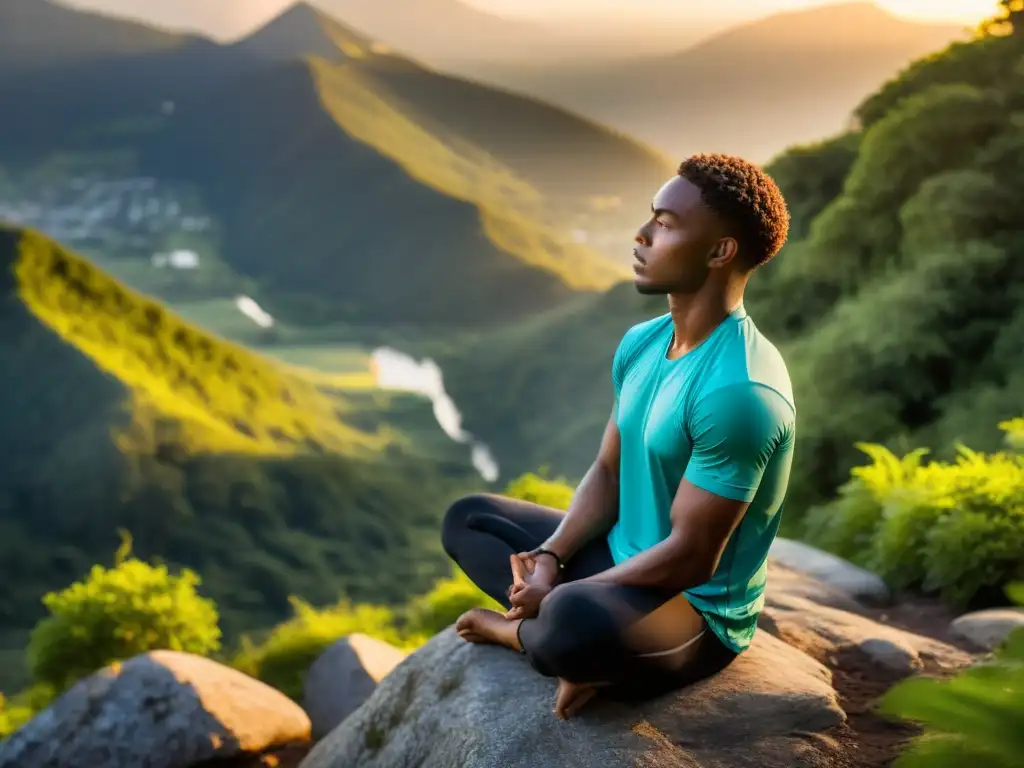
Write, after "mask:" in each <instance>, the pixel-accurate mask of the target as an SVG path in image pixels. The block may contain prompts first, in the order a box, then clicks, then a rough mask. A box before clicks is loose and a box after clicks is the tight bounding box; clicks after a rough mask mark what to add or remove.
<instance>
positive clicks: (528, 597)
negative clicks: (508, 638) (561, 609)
mask: <svg viewBox="0 0 1024 768" xmlns="http://www.w3.org/2000/svg"><path fill="white" fill-rule="evenodd" d="M509 560H510V563H511V565H512V586H511V587H509V590H508V598H509V602H510V603H512V608H511V610H509V611H507V612H506V613H505V618H506V619H509V620H515V619H532V618H534V617H535V616H536V615H537V614H538V613H539V612H540V604H541V603H542V602H543V601H544V598H546V597H547V596H548V595H549V594H551V590H553V589H554V588H555V587H556V586H557V585H558V581H559V572H558V566H557V564H556V563H555V560H554V558H553V557H551V556H550V555H539V556H538V555H535V554H533V553H531V552H520V553H519V554H516V555H512V556H511V557H510V558H509Z"/></svg>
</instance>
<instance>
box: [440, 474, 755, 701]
mask: <svg viewBox="0 0 1024 768" xmlns="http://www.w3.org/2000/svg"><path fill="white" fill-rule="evenodd" d="M563 516H564V513H563V512H560V511H558V510H554V509H550V508H548V507H542V506H539V505H537V504H531V503H529V502H525V501H519V500H517V499H511V498H506V497H503V496H495V495H490V494H480V495H474V496H467V497H465V498H462V499H460V500H458V501H457V502H455V504H453V505H452V506H451V508H450V509H449V510H448V513H447V515H446V516H445V520H444V527H443V529H442V532H441V540H442V542H443V544H444V548H445V551H446V552H447V553H448V556H449V557H451V558H452V560H454V561H455V562H456V563H457V564H458V566H459V567H460V568H461V569H462V570H463V571H464V572H465V573H466V575H467V576H469V578H470V579H471V580H472V581H473V582H474V583H475V584H476V585H477V586H478V587H479V588H480V589H481V590H482V591H484V592H485V593H487V594H488V595H490V596H491V597H492V598H493V599H494V600H496V601H497V602H499V603H501V604H502V605H504V606H505V607H506V608H510V607H511V603H510V602H509V598H508V590H509V587H510V586H511V584H512V571H511V567H510V565H509V558H510V556H511V555H512V554H514V553H516V552H525V551H529V550H531V549H534V548H535V547H538V546H540V545H541V543H542V542H544V541H545V540H546V539H547V538H548V537H549V536H551V534H552V533H554V531H555V529H556V528H557V527H558V524H559V523H560V522H561V520H562V518H563ZM613 565H614V561H613V559H612V555H611V551H610V550H609V548H608V544H607V542H606V540H605V537H603V536H602V537H598V538H597V539H596V540H594V541H591V542H590V543H588V544H587V545H586V546H584V547H583V548H582V549H581V550H580V551H579V552H578V553H576V555H575V556H574V557H572V558H571V559H570V560H569V562H568V563H566V565H565V570H564V572H563V580H562V584H561V585H560V586H558V587H556V588H555V589H554V590H552V592H551V594H550V595H548V597H547V598H545V600H544V603H543V604H542V606H541V609H540V611H539V613H538V615H537V617H536V618H534V619H526V620H524V621H523V622H522V624H521V625H520V628H519V640H520V643H521V645H522V647H523V652H524V653H525V654H526V656H527V657H528V658H529V660H530V663H531V664H532V665H533V667H534V668H535V669H536V670H537V671H538V672H540V673H541V674H542V675H545V676H548V677H561V678H564V679H566V680H569V681H570V682H574V683H590V684H593V683H599V684H601V685H602V686H603V687H605V688H606V689H607V691H608V692H609V693H610V694H611V695H612V696H614V697H615V698H649V697H651V696H656V695H660V694H662V693H667V692H668V691H671V690H674V689H677V688H681V687H683V686H686V685H690V684H692V683H694V682H697V681H698V680H702V679H704V678H706V677H709V676H711V675H714V674H716V673H718V672H720V671H721V670H723V669H725V667H727V666H728V665H729V663H731V662H732V660H733V659H735V658H736V654H735V652H733V651H732V650H731V649H729V648H727V647H726V646H724V645H723V644H722V643H721V641H719V640H718V638H717V637H716V636H715V635H714V633H713V632H711V631H710V630H706V631H705V632H704V633H703V635H702V636H701V637H700V639H698V640H696V646H697V647H696V649H695V650H694V649H691V651H692V652H691V653H689V654H688V655H687V656H686V658H685V661H684V662H683V663H682V664H680V663H678V661H676V662H673V657H672V656H671V655H653V656H652V655H640V654H638V653H637V652H635V651H633V650H631V649H630V648H629V647H628V646H627V645H626V643H625V642H624V630H625V629H626V628H627V627H629V626H631V625H633V624H634V623H636V622H637V621H638V620H639V619H641V618H643V617H644V616H647V615H648V614H650V613H651V612H652V611H654V610H655V609H657V608H659V607H660V606H662V605H663V604H664V603H665V602H666V601H668V600H670V599H672V598H674V597H676V596H677V595H676V594H675V593H670V592H666V591H661V590H655V589H649V588H642V587H625V586H620V585H616V584H598V583H573V582H576V581H577V580H578V579H584V578H587V577H588V576H592V575H594V574H596V573H599V572H601V571H604V570H607V569H608V568H611V567H612V566H613Z"/></svg>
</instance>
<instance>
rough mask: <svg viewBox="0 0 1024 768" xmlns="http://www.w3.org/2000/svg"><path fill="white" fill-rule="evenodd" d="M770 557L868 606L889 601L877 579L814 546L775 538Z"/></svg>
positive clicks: (884, 586)
mask: <svg viewBox="0 0 1024 768" xmlns="http://www.w3.org/2000/svg"><path fill="white" fill-rule="evenodd" d="M770 556H771V558H772V559H773V560H775V562H777V563H780V564H782V565H784V566H786V567H787V568H792V569H793V570H795V571H798V572H800V573H802V574H805V575H807V576H813V577H814V578H815V579H817V580H818V581H820V582H823V583H825V584H827V585H829V586H830V587H833V588H835V589H837V590H839V591H840V592H843V593H845V594H847V595H849V596H850V597H852V598H854V599H855V600H858V601H860V602H862V603H865V604H868V605H881V604H884V603H886V602H888V601H889V599H890V594H889V588H888V587H887V586H886V585H885V582H884V581H882V579H881V577H879V576H877V575H875V574H873V573H871V571H866V570H864V569H863V568H861V567H859V566H856V565H854V564H853V563H851V562H848V561H846V560H843V559H842V558H839V557H836V556H835V555H833V554H830V553H828V552H825V551H823V550H820V549H816V548H815V547H812V546H809V545H807V544H804V543H802V542H799V541H793V540H792V539H785V538H781V537H778V538H776V539H775V541H774V542H773V543H772V547H771V552H770Z"/></svg>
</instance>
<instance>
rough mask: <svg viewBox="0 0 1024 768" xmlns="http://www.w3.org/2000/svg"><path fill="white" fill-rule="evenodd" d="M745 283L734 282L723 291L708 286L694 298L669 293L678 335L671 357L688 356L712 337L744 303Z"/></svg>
mask: <svg viewBox="0 0 1024 768" xmlns="http://www.w3.org/2000/svg"><path fill="white" fill-rule="evenodd" d="M745 284H746V283H745V281H743V282H742V283H740V282H735V283H732V284H730V285H729V286H727V287H726V288H725V289H724V290H723V289H721V288H720V287H717V286H711V285H705V286H704V287H703V288H701V290H699V291H697V292H696V293H693V294H688V295H681V294H674V293H670V294H669V296H668V310H669V312H670V313H671V315H672V325H673V328H674V331H675V333H674V334H673V336H672V348H671V349H670V350H669V357H672V358H676V357H680V356H682V355H685V354H686V353H687V352H689V351H690V350H692V349H694V348H695V347H697V346H698V345H699V344H700V343H701V342H702V341H704V339H706V338H707V337H708V336H710V335H711V333H712V331H714V330H715V328H717V327H718V326H719V325H721V323H722V321H723V320H725V318H726V317H728V316H729V315H730V314H731V313H732V312H734V311H735V310H736V309H737V308H738V307H739V306H740V304H742V303H743V289H744V287H745Z"/></svg>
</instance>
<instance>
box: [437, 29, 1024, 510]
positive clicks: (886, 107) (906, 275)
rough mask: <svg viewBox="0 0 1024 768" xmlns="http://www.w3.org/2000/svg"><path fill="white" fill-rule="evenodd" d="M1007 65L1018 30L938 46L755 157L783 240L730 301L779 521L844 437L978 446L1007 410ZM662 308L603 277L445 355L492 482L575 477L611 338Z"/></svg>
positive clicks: (1010, 363)
mask: <svg viewBox="0 0 1024 768" xmlns="http://www.w3.org/2000/svg"><path fill="white" fill-rule="evenodd" d="M1022 65H1024V42H1022V40H1021V37H1020V36H1014V37H999V38H986V39H982V40H978V41H975V42H971V43H958V44H955V45H953V46H951V47H950V48H948V49H946V50H944V51H942V52H941V53H938V54H936V55H933V56H929V57H927V58H925V59H923V60H921V61H919V62H916V63H915V64H914V65H913V66H911V67H909V68H908V69H907V70H906V71H904V72H903V73H902V74H900V76H899V77H897V78H895V79H894V80H892V81H891V82H889V83H887V84H886V85H885V86H883V87H882V88H881V89H880V90H879V91H878V92H877V93H875V94H874V95H872V96H871V97H870V98H869V99H867V100H866V101H865V102H864V104H863V106H862V107H861V110H860V112H861V119H862V120H863V124H864V127H863V129H862V130H861V131H858V132H857V133H853V134H848V135H844V136H839V137H836V138H834V139H831V140H829V141H825V142H821V143H818V144H815V145H812V146H801V147H797V148H795V149H793V150H790V151H789V152H787V153H784V154H783V155H782V156H780V157H778V158H776V160H775V161H774V162H773V163H772V164H770V166H769V171H770V172H771V173H772V174H773V175H774V176H775V177H776V178H777V180H778V181H779V183H780V186H781V187H782V189H783V191H784V193H785V194H786V195H787V198H788V200H789V204H790V206H791V208H792V210H793V214H794V223H793V231H794V235H795V237H794V239H793V240H791V241H790V243H789V244H788V245H787V246H786V248H785V249H784V251H783V253H782V254H780V255H779V256H778V257H777V258H776V259H775V260H773V262H771V263H770V264H769V265H768V267H766V268H765V269H764V270H763V271H762V272H761V273H760V274H757V275H755V276H754V279H753V280H752V281H751V285H750V288H749V289H748V294H747V307H748V309H749V311H750V314H751V316H752V317H753V319H754V321H755V322H756V323H757V324H758V326H759V327H760V328H761V329H762V330H763V331H765V332H766V333H767V334H768V335H769V337H770V338H772V339H773V340H774V341H775V342H777V343H778V344H779V345H780V347H781V349H782V351H783V353H784V354H785V356H786V359H787V360H788V362H789V366H790V371H791V374H792V377H793V380H794V387H795V394H796V399H797V409H798V413H799V422H800V427H799V429H798V445H797V451H796V466H795V469H794V476H793V481H792V484H791V493H790V498H791V509H792V510H793V513H792V514H791V515H790V519H789V522H790V523H791V524H792V523H794V522H795V520H796V518H797V517H798V516H799V514H800V512H801V510H802V509H804V508H806V506H807V505H809V504H811V503H813V502H816V501H818V500H821V499H823V498H827V497H829V496H830V495H831V494H832V493H833V492H834V491H835V489H836V488H837V486H838V485H839V484H840V483H842V482H843V481H844V480H845V479H846V477H847V476H848V472H849V468H850V467H851V466H853V465H856V464H860V463H863V460H864V457H863V454H862V453H861V452H860V451H858V449H857V448H856V447H855V445H854V444H855V442H857V441H867V442H875V443H882V444H884V445H887V446H889V447H891V448H892V449H893V450H895V451H896V452H897V453H901V452H904V451H906V450H910V449H913V448H916V447H918V446H936V447H937V446H949V450H952V447H953V446H954V444H955V443H956V442H957V441H963V442H964V443H966V444H967V445H969V446H971V447H972V448H974V449H977V450H994V449H998V448H1000V447H1002V440H1003V434H1002V433H1001V431H1000V430H999V429H998V427H997V425H998V423H999V422H1001V421H1003V420H1005V419H1008V418H1011V417H1014V416H1019V415H1020V414H1021V412H1022V411H1024V401H1022V399H1021V392H1024V344H1022V343H1021V339H1022V338H1024V309H1022V308H1024V300H1022V299H1024V235H1022V230H1021V219H1020V214H1019V208H1020V206H1019V202H1018V201H1019V200H1021V199H1024V185H1022V182H1021V179H1024V120H1022V119H1021V116H1022V115H1024V98H1022V96H1021V94H1024V88H1022V87H1021V86H1022V84H1024V80H1022V79H1021V77H1022V76H1021V73H1022V72H1024V66H1022ZM663 311H665V309H664V304H663V303H662V302H660V301H656V300H653V301H652V300H650V299H642V298H641V297H639V296H637V295H636V294H635V292H634V291H633V289H632V287H631V286H630V285H623V286H620V287H617V288H615V289H614V290H613V291H611V292H610V293H608V294H607V295H605V296H603V297H600V298H598V299H595V300H588V301H582V302H579V303H578V304H577V305H576V306H574V307H572V308H570V309H566V310H561V311H559V312H553V313H551V314H549V315H547V316H545V317H543V318H538V319H537V320H536V321H535V322H533V323H532V324H530V325H529V326H523V327H521V328H517V329H510V330H507V331H503V332H501V333H499V334H495V335H493V336H488V335H480V336H478V338H477V339H476V340H475V341H473V342H471V343H470V344H469V345H468V346H466V347H463V348H453V349H449V350H447V352H446V353H445V354H444V355H442V364H443V366H444V369H445V374H446V380H448V381H449V382H450V386H449V389H450V392H451V394H452V396H453V397H454V399H455V400H456V402H458V403H459V404H460V406H461V407H462V408H463V411H464V413H465V416H466V428H467V429H468V430H470V431H472V432H473V433H474V434H477V435H479V436H480V437H481V439H483V440H486V441H488V442H489V443H490V444H491V445H492V447H493V448H494V450H495V453H496V455H497V456H498V458H499V460H500V461H501V462H502V468H503V470H504V471H506V472H508V473H510V475H514V474H515V473H517V472H519V471H522V470H524V469H528V468H531V467H536V466H539V465H542V464H545V463H547V464H550V465H551V467H552V469H553V470H555V471H557V472H565V473H567V474H569V475H570V476H576V477H579V476H580V475H581V474H582V472H583V471H584V470H585V469H586V467H587V466H588V464H589V462H590V461H591V460H592V457H593V455H594V452H595V451H596V448H597V445H598V441H599V438H600V431H601V426H602V425H603V423H604V422H605V420H606V419H607V414H608V412H609V410H610V408H611V398H612V394H611V383H610V378H609V376H610V373H609V371H610V364H611V358H612V354H613V352H614V349H615V346H616V344H617V342H618V340H619V338H620V337H621V334H622V332H623V331H625V330H626V328H628V327H629V326H630V325H631V324H632V323H634V322H637V321H638V320H641V319H643V318H647V317H651V316H654V315H656V314H660V313H662V312H663Z"/></svg>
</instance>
